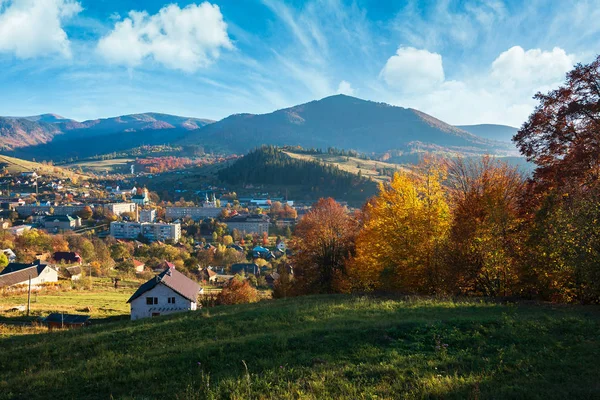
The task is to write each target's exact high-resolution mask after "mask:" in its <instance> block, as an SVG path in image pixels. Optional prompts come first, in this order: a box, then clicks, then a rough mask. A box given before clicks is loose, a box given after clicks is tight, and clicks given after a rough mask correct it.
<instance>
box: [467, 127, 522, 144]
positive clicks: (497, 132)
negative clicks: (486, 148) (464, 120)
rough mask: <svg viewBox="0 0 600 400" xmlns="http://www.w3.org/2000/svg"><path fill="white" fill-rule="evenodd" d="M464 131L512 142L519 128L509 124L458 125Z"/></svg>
mask: <svg viewBox="0 0 600 400" xmlns="http://www.w3.org/2000/svg"><path fill="white" fill-rule="evenodd" d="M456 127H457V128H459V129H462V130H463V131H467V132H470V133H472V134H473V135H476V136H479V137H482V138H485V139H490V140H498V141H501V142H507V143H510V142H511V141H512V138H513V136H515V134H516V133H517V131H518V130H519V129H518V128H514V127H512V126H507V125H494V124H481V125H457V126H456Z"/></svg>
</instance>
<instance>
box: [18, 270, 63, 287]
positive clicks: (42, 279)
mask: <svg viewBox="0 0 600 400" xmlns="http://www.w3.org/2000/svg"><path fill="white" fill-rule="evenodd" d="M52 282H58V272H56V270H55V269H53V268H50V267H48V266H46V268H44V270H43V271H42V272H41V273H40V274H39V276H37V277H35V278H31V286H39V285H42V284H44V283H52ZM28 284H29V279H26V280H24V281H23V282H19V283H16V284H15V285H28Z"/></svg>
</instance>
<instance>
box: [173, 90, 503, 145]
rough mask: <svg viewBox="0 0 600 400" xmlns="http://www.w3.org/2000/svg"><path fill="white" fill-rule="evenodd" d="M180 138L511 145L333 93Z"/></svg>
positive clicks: (230, 120)
mask: <svg viewBox="0 0 600 400" xmlns="http://www.w3.org/2000/svg"><path fill="white" fill-rule="evenodd" d="M183 142H184V143H199V144H207V143H208V144H211V145H214V146H217V145H220V146H221V147H223V148H224V149H227V150H229V151H232V152H236V153H243V152H246V151H248V150H249V149H252V148H254V147H255V146H256V145H260V144H269V145H277V146H283V145H290V146H295V145H298V146H301V147H304V148H311V147H314V148H322V149H325V148H328V147H337V148H344V149H354V150H357V151H359V152H364V153H385V152H388V151H390V150H396V151H402V152H413V151H425V150H430V151H441V152H460V153H463V154H483V153H493V154H505V153H510V152H515V149H514V147H513V146H511V145H507V144H504V143H500V142H495V141H491V140H488V139H483V138H480V137H477V136H475V135H473V134H471V133H469V132H466V131H464V130H461V129H458V128H456V127H454V126H451V125H448V124H446V123H444V122H442V121H440V120H438V119H435V118H434V117H432V116H430V115H427V114H425V113H422V112H420V111H418V110H414V109H409V108H402V107H395V106H391V105H388V104H384V103H375V102H372V101H366V100H361V99H357V98H355V97H350V96H345V95H336V96H331V97H326V98H324V99H322V100H318V101H311V102H309V103H306V104H301V105H298V106H295V107H291V108H287V109H283V110H278V111H275V112H272V113H270V114H262V115H253V114H236V115H232V116H229V117H227V118H225V119H223V120H221V121H218V122H216V123H214V124H210V125H207V126H205V127H204V128H202V129H199V130H196V131H192V132H190V133H189V135H186V137H185V139H183Z"/></svg>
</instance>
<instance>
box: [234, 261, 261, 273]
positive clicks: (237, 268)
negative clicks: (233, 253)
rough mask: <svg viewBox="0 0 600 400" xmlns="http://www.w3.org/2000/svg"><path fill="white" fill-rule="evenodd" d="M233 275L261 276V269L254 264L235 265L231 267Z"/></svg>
mask: <svg viewBox="0 0 600 400" xmlns="http://www.w3.org/2000/svg"><path fill="white" fill-rule="evenodd" d="M231 273H232V274H233V275H235V274H239V275H243V274H245V275H250V274H252V275H260V268H258V265H256V264H254V263H240V264H233V265H232V266H231Z"/></svg>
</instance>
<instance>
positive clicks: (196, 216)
mask: <svg viewBox="0 0 600 400" xmlns="http://www.w3.org/2000/svg"><path fill="white" fill-rule="evenodd" d="M222 210H223V209H222V208H221V207H167V209H166V211H165V218H167V219H171V220H176V219H181V218H191V219H193V220H195V221H197V220H200V219H205V218H216V217H218V216H219V215H221V211H222Z"/></svg>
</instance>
